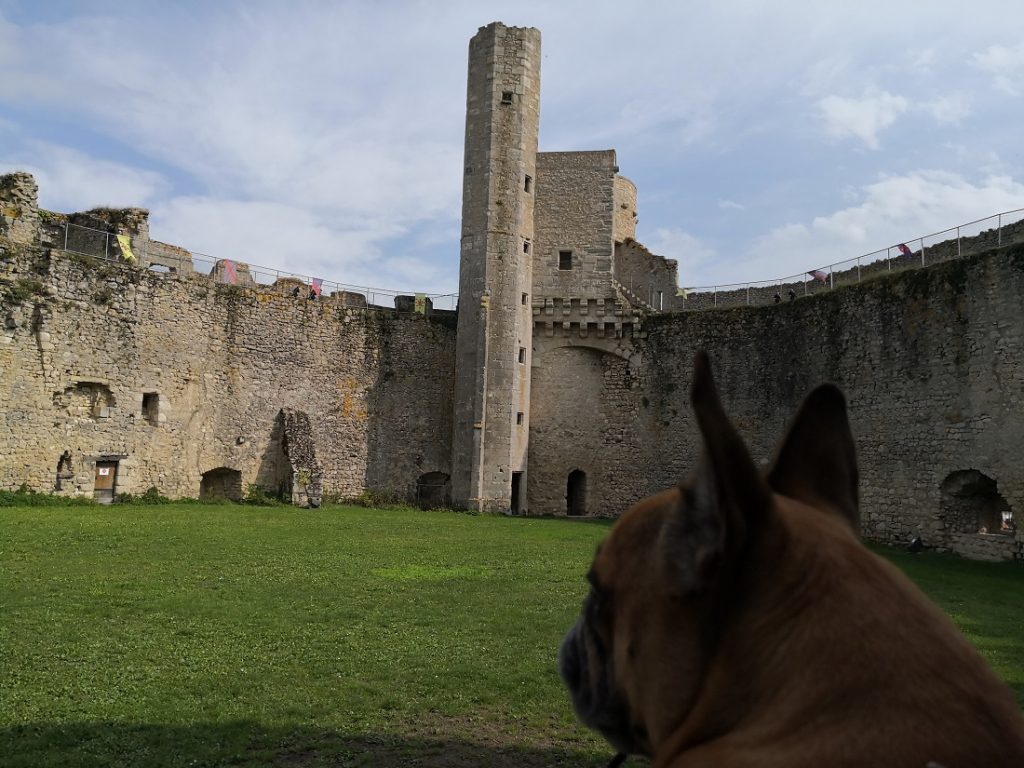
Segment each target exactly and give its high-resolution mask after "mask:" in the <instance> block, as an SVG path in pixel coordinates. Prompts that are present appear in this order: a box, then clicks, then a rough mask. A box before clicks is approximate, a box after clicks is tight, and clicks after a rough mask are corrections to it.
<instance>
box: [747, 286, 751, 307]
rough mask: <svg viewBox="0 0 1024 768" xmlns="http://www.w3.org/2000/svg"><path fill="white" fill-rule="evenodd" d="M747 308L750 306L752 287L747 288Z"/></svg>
mask: <svg viewBox="0 0 1024 768" xmlns="http://www.w3.org/2000/svg"><path fill="white" fill-rule="evenodd" d="M747 306H748V307H749V306H750V286H749V285H748V286H747Z"/></svg>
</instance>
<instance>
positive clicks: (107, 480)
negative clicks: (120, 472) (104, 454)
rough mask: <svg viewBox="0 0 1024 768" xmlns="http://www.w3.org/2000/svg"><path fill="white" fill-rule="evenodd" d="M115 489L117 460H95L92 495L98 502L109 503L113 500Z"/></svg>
mask: <svg viewBox="0 0 1024 768" xmlns="http://www.w3.org/2000/svg"><path fill="white" fill-rule="evenodd" d="M116 489H117V462H116V461H97V462H96V484H95V485H94V486H93V492H92V497H93V498H94V499H96V501H98V502H99V503H100V504H110V503H111V502H112V501H113V500H114V492H115V491H116Z"/></svg>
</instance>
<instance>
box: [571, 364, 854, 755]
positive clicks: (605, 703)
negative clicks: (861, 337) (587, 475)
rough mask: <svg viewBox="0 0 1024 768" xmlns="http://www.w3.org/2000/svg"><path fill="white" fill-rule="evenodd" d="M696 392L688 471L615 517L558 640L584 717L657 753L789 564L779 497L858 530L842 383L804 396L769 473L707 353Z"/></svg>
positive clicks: (626, 742)
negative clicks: (694, 458)
mask: <svg viewBox="0 0 1024 768" xmlns="http://www.w3.org/2000/svg"><path fill="white" fill-rule="evenodd" d="M691 401H692V404H693V409H694V412H695V415H696V420H697V424H698V427H699V430H700V434H701V437H702V441H703V446H704V452H703V457H702V459H701V462H700V464H699V466H698V468H697V470H696V472H695V474H694V476H693V478H692V479H691V480H690V481H689V482H687V483H685V484H683V485H680V486H678V487H676V488H672V489H670V490H667V491H664V492H662V493H660V494H658V495H656V496H652V497H650V498H647V499H644V500H643V501H641V502H639V503H638V504H636V505H635V506H633V507H632V508H630V509H629V510H628V511H627V512H626V513H624V514H623V516H622V517H621V518H620V519H619V521H618V522H617V523H616V525H615V527H614V528H613V530H612V532H611V533H610V535H609V536H608V538H607V539H606V540H605V541H604V542H603V543H602V544H601V545H600V546H599V548H598V551H597V554H596V556H595V558H594V561H593V564H592V566H591V568H590V571H589V573H588V574H587V579H588V581H589V582H590V593H589V595H588V596H587V598H586V599H585V601H584V603H583V610H582V613H581V615H580V617H579V619H578V620H577V622H576V624H575V625H574V626H573V627H572V629H570V630H569V632H568V634H567V635H566V637H565V639H564V641H563V643H562V646H561V649H560V651H559V667H560V671H561V674H562V678H563V680H564V681H565V683H566V685H567V687H568V688H569V691H570V694H571V697H572V701H573V705H574V708H575V710H576V712H577V714H578V715H579V717H580V719H581V720H582V721H583V722H584V724H586V725H587V726H588V727H590V728H592V729H594V730H596V731H598V732H599V733H601V734H602V735H603V736H604V737H605V738H606V739H607V740H608V741H609V742H610V743H611V744H612V746H613V747H615V748H616V749H617V750H619V751H620V752H623V753H627V754H643V755H652V754H653V753H655V752H656V751H657V749H658V745H659V744H661V743H663V742H664V741H665V740H666V739H667V738H669V736H670V735H671V734H673V733H676V732H678V730H679V729H680V727H682V725H683V724H684V723H685V722H687V721H688V720H689V719H690V715H691V714H692V710H694V708H695V707H699V706H700V703H699V701H700V693H701V691H702V690H703V689H705V688H706V687H707V685H709V684H712V685H713V684H714V681H709V680H708V677H709V675H710V676H713V675H714V674H716V667H715V666H714V665H713V664H712V659H713V658H714V657H715V655H716V653H717V649H718V647H719V644H720V642H721V640H722V638H723V637H724V636H725V635H726V634H727V633H731V632H733V631H734V630H735V629H736V627H738V626H741V625H749V624H751V623H752V624H753V625H754V626H744V630H743V631H746V632H753V633H756V632H757V631H758V630H757V626H756V624H757V621H758V618H757V617H758V615H759V606H760V605H761V604H763V603H765V602H767V601H770V592H771V589H772V583H773V582H776V581H778V580H779V579H784V578H785V569H786V567H789V566H787V565H785V564H780V563H776V562H773V553H775V552H778V551H779V546H778V545H779V543H780V541H781V539H783V538H784V537H785V536H786V529H785V527H784V526H782V525H780V524H778V521H777V520H776V518H777V512H778V507H779V505H780V504H783V505H787V504H789V505H791V504H796V505H800V506H801V507H806V508H808V509H809V510H810V511H811V512H812V513H813V514H817V515H818V516H820V518H821V521H822V525H823V526H824V529H826V531H825V535H835V536H839V537H844V536H845V537H846V538H848V539H850V540H855V539H856V533H855V531H856V529H857V527H858V522H859V521H858V498H857V468H856V460H855V454H854V443H853V438H852V436H851V434H850V428H849V424H848V421H847V416H846V404H845V400H844V399H843V396H842V394H841V393H840V392H839V390H838V389H836V388H835V387H833V386H830V385H825V386H822V387H819V388H818V389H816V390H814V391H813V392H812V393H811V394H810V395H809V396H808V398H807V400H806V401H805V402H804V405H803V406H802V408H801V409H800V411H799V413H798V415H797V417H796V419H795V420H794V422H793V425H792V427H791V429H790V432H789V434H788V436H787V437H786V439H785V440H784V442H783V444H782V446H781V448H780V450H779V452H778V457H777V460H776V463H775V465H774V467H773V469H772V470H771V471H770V473H769V474H768V475H767V477H765V476H763V475H762V474H761V472H759V471H758V469H757V467H756V466H755V464H754V462H753V460H752V459H751V457H750V454H749V453H748V451H747V449H746V446H745V445H744V443H743V441H742V439H741V438H740V437H739V435H738V434H737V432H736V430H735V429H734V427H733V426H732V424H731V423H730V422H729V419H728V417H727V416H726V415H725V412H724V410H723V408H722V405H721V403H720V401H719V398H718V394H717V392H716V389H715V386H714V382H713V380H712V377H711V371H710V366H709V363H708V360H707V356H706V355H705V354H703V353H701V354H699V355H698V356H697V358H696V360H695V366H694V380H693V387H692V390H691ZM782 497H785V499H782ZM818 513H820V514H818ZM736 694H738V695H739V696H740V697H742V692H740V691H737V692H736ZM695 719H701V720H702V722H705V723H707V718H695ZM704 727H711V728H713V727H714V726H713V725H705V726H704Z"/></svg>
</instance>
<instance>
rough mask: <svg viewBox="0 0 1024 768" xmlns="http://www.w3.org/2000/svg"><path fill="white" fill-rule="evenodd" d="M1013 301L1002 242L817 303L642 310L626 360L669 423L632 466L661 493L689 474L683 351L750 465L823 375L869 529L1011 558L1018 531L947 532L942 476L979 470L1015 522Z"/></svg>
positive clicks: (1017, 289)
mask: <svg viewBox="0 0 1024 768" xmlns="http://www.w3.org/2000/svg"><path fill="white" fill-rule="evenodd" d="M1022 295H1024V246H1014V247H1011V248H1009V249H1003V250H1000V251H995V252H990V253H988V254H984V255H976V256H969V257H966V258H964V259H962V260H957V261H949V262H946V263H942V264H938V265H935V266H932V267H928V268H924V269H917V270H909V271H906V272H903V273H899V274H894V275H892V276H891V277H883V278H879V279H877V280H873V281H870V282H865V283H862V284H860V285H854V286H849V287H845V288H841V289H837V290H834V291H831V292H829V293H826V294H823V295H821V296H818V297H816V298H815V299H814V300H806V301H796V302H793V303H792V304H789V303H784V304H782V305H781V306H769V307H751V308H745V307H744V308H736V309H727V310H719V311H715V312H699V313H690V312H684V313H675V314H672V315H663V316H659V317H653V318H649V319H648V321H647V329H648V332H649V336H648V338H647V339H646V340H640V341H637V342H636V344H637V346H638V351H637V354H639V355H640V356H641V357H642V358H643V359H644V361H645V362H644V365H645V366H648V367H649V368H650V377H651V382H652V385H653V386H654V389H653V390H652V392H651V395H650V397H651V400H652V407H653V408H654V409H655V410H656V412H658V413H660V414H662V415H663V416H664V418H665V420H664V422H663V428H661V429H659V430H657V431H656V432H654V433H652V434H651V435H650V438H651V439H652V440H656V441H657V442H658V443H659V445H660V449H661V450H660V452H659V454H658V455H657V458H656V460H654V461H652V462H649V463H637V464H636V466H635V470H634V471H636V472H639V473H643V474H644V475H646V476H648V477H650V478H651V480H652V482H651V484H652V485H660V486H662V487H665V486H668V485H670V484H672V483H674V482H677V481H678V480H679V479H680V478H682V477H684V476H685V475H687V474H688V473H689V472H690V470H691V469H692V468H693V466H694V463H695V461H696V459H697V453H698V443H697V438H696V432H695V425H694V423H693V418H692V415H691V410H690V406H689V402H688V397H689V395H688V390H689V383H690V376H691V365H692V359H693V355H694V353H695V352H696V351H697V350H698V349H707V350H709V351H710V352H711V355H712V361H713V365H714V371H715V376H716V379H717V381H718V383H719V386H720V388H721V391H722V398H723V401H724V403H725V404H726V407H727V409H728V411H729V413H730V415H731V416H732V418H733V419H734V421H735V423H736V425H737V427H738V428H739V430H740V432H741V433H742V434H743V435H744V437H745V438H746V439H747V440H748V442H749V445H750V446H751V449H752V453H753V455H754V457H755V459H756V460H758V461H760V462H765V463H767V462H769V461H770V460H771V458H772V456H773V453H774V450H775V446H776V445H777V443H778V441H779V439H780V438H781V436H782V434H783V432H784V429H785V425H786V423H787V421H788V419H789V418H791V416H792V415H793V413H794V411H795V409H796V408H797V406H798V405H799V403H800V401H801V400H802V398H803V396H804V395H805V394H806V393H807V392H808V391H809V390H810V389H811V388H812V387H813V386H814V385H816V384H818V383H820V382H823V381H832V382H834V383H836V384H837V385H839V386H840V387H841V388H842V389H843V390H844V391H845V392H846V396H847V398H848V400H849V407H850V415H851V420H852V425H853V431H854V435H855V437H856V440H857V448H858V454H859V460H860V468H861V494H862V511H863V523H864V533H865V535H866V536H867V537H868V538H870V539H874V540H879V541H890V542H905V541H907V540H908V538H909V537H910V536H911V535H914V534H920V535H921V536H922V537H923V539H924V541H925V543H926V544H928V545H932V546H936V547H939V548H950V549H954V550H956V551H960V552H963V553H965V554H972V555H975V556H977V555H978V553H979V552H992V551H999V552H1006V551H1009V552H1012V553H1014V554H1015V555H1016V556H1018V557H1019V556H1020V554H1021V533H1020V528H1018V529H1017V531H1016V532H1015V533H1014V535H1013V536H1012V537H1010V543H1007V537H1003V536H991V535H988V536H984V535H982V534H971V533H962V532H957V531H954V530H952V529H951V527H949V526H948V525H947V523H946V522H944V521H943V516H942V511H941V508H942V498H941V495H942V494H941V486H942V483H943V481H944V479H945V478H946V477H947V476H949V475H950V474H951V473H953V472H956V471H959V470H977V471H978V472H980V473H982V474H984V475H986V476H987V477H989V478H992V479H993V480H994V481H995V482H996V483H997V485H998V493H999V494H1000V495H1001V496H1002V497H1003V498H1004V499H1005V500H1006V501H1007V502H1008V504H1009V507H1010V509H1011V511H1012V512H1013V514H1014V518H1015V520H1016V521H1020V520H1021V519H1024V465H1022V464H1021V462H1020V460H1019V459H1020V446H1021V445H1022V444H1024V302H1022V301H1021V298H1020V297H1021V296H1022ZM632 501H634V499H632V498H623V499H622V500H621V504H622V506H623V507H624V506H625V505H626V504H628V503H630V502H632ZM983 538H984V540H982V539H983ZM968 543H970V545H969V546H968Z"/></svg>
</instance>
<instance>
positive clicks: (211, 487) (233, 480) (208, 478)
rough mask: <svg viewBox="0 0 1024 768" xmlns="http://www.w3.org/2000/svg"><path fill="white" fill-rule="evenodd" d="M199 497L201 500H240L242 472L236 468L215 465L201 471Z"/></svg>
mask: <svg viewBox="0 0 1024 768" xmlns="http://www.w3.org/2000/svg"><path fill="white" fill-rule="evenodd" d="M199 498H200V499H202V500H203V501H216V500H221V499H229V500H231V501H241V500H242V473H241V472H240V471H239V470H237V469H229V468H228V467H217V468H216V469H211V470H210V471H208V472H203V477H202V480H200V481H199Z"/></svg>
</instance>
